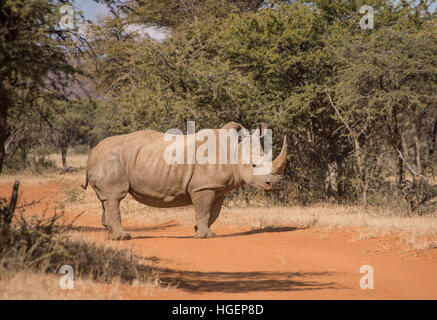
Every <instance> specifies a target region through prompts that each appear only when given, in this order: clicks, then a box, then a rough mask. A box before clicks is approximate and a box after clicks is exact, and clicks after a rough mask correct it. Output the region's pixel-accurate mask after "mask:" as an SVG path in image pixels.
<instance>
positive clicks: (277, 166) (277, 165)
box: [272, 136, 287, 174]
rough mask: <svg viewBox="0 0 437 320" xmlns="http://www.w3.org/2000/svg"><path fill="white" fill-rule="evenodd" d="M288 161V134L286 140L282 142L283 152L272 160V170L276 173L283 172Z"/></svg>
mask: <svg viewBox="0 0 437 320" xmlns="http://www.w3.org/2000/svg"><path fill="white" fill-rule="evenodd" d="M286 161H287V136H284V142H283V143H282V149H281V153H280V154H279V155H278V156H277V158H276V159H275V160H274V161H273V162H272V172H273V173H276V174H282V172H283V171H284V168H285V163H286Z"/></svg>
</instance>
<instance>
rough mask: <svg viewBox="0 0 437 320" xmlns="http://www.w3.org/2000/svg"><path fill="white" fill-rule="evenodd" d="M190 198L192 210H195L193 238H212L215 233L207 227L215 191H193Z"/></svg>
mask: <svg viewBox="0 0 437 320" xmlns="http://www.w3.org/2000/svg"><path fill="white" fill-rule="evenodd" d="M191 199H192V201H193V205H194V210H195V211H196V223H197V226H196V227H195V228H194V229H195V230H196V234H195V236H194V237H195V238H213V237H215V233H214V232H212V231H211V230H210V229H209V226H210V224H209V221H210V217H211V216H212V211H213V208H214V203H215V192H214V191H212V190H202V191H198V192H195V193H194V194H193V195H192V196H191Z"/></svg>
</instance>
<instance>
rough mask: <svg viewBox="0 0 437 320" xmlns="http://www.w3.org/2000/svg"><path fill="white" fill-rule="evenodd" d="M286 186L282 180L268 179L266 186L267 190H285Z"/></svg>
mask: <svg viewBox="0 0 437 320" xmlns="http://www.w3.org/2000/svg"><path fill="white" fill-rule="evenodd" d="M284 188H285V186H284V183H283V182H282V181H281V182H270V181H266V187H265V190H266V191H279V190H284Z"/></svg>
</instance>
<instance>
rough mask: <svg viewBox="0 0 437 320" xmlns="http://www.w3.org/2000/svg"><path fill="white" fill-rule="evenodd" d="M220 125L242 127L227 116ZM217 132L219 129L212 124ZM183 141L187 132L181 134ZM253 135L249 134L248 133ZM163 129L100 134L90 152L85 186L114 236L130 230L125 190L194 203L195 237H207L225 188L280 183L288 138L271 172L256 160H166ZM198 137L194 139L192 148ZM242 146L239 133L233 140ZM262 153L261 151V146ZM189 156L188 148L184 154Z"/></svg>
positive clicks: (154, 199)
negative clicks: (260, 170) (124, 215)
mask: <svg viewBox="0 0 437 320" xmlns="http://www.w3.org/2000/svg"><path fill="white" fill-rule="evenodd" d="M222 129H231V130H236V131H237V132H238V131H239V130H242V129H244V127H243V126H242V125H240V124H238V123H235V122H230V123H228V124H226V125H225V126H223V127H222ZM212 131H213V132H214V134H216V135H218V132H217V131H219V130H217V129H212ZM183 137H184V139H183V141H184V145H186V144H187V137H188V135H183ZM251 137H253V135H252V136H250V135H249V138H251ZM170 143H171V142H170V141H165V139H164V133H160V132H156V131H152V130H142V131H137V132H133V133H130V134H125V135H119V136H112V137H109V138H106V139H104V140H102V141H101V142H100V143H99V144H98V145H97V146H96V147H95V148H94V149H93V150H92V151H91V153H90V155H89V158H88V162H87V171H86V182H85V185H84V186H83V188H84V189H86V187H87V185H88V183H89V184H90V185H91V186H92V188H93V189H94V191H95V192H96V194H97V197H98V198H99V200H100V201H101V203H102V208H103V215H102V224H103V226H104V227H105V228H106V229H107V231H108V238H109V239H112V240H127V239H130V238H131V236H130V235H129V234H128V233H127V232H125V230H124V229H123V227H122V224H121V217H120V207H119V205H120V201H121V200H122V199H124V198H125V197H126V195H127V194H128V193H129V194H131V195H132V197H133V198H135V199H136V200H137V201H138V202H140V203H142V204H145V205H148V206H152V207H158V208H171V207H180V206H189V205H193V206H194V210H195V219H196V223H197V225H196V226H195V227H194V229H195V238H211V237H214V236H215V234H214V233H213V232H212V231H211V230H210V227H211V225H212V224H213V223H214V222H215V221H216V219H217V218H218V216H219V214H220V210H221V207H222V204H223V200H224V198H225V193H226V192H228V191H231V190H233V189H236V188H238V187H241V186H243V185H245V184H248V185H251V186H253V187H256V188H258V189H263V190H266V191H272V190H280V189H282V188H283V178H282V172H283V170H284V167H285V162H286V156H287V155H286V153H287V140H286V137H284V142H283V145H282V150H281V152H280V154H279V155H278V157H277V158H276V159H275V160H273V161H272V162H271V172H270V173H268V174H264V175H255V174H254V173H253V170H254V167H256V164H255V163H254V162H253V161H252V160H251V161H250V162H249V163H243V162H242V161H241V154H242V152H240V153H239V156H238V161H237V163H230V162H228V163H224V164H223V163H217V164H210V163H205V164H199V163H189V161H185V162H184V163H172V164H169V163H168V161H165V160H164V154H165V150H166V148H167V147H168V145H169V144H170ZM199 144H200V142H197V141H196V142H195V148H198V147H199ZM236 144H237V145H236V146H235V147H236V149H238V150H240V151H241V145H242V141H241V139H240V140H238V141H236ZM261 153H263V151H262V149H261ZM184 157H185V160H187V153H185V155H184Z"/></svg>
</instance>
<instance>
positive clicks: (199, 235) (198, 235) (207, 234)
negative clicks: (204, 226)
mask: <svg viewBox="0 0 437 320" xmlns="http://www.w3.org/2000/svg"><path fill="white" fill-rule="evenodd" d="M215 236H216V234H215V233H214V232H212V231H208V232H200V231H197V232H196V234H195V235H194V238H196V239H205V238H214V237H215Z"/></svg>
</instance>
